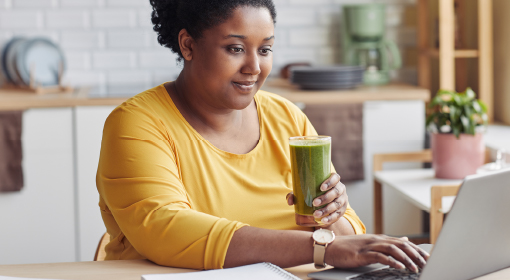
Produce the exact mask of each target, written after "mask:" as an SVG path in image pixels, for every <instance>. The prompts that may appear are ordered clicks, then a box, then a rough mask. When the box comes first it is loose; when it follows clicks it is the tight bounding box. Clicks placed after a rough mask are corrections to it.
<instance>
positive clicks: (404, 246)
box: [396, 239, 427, 268]
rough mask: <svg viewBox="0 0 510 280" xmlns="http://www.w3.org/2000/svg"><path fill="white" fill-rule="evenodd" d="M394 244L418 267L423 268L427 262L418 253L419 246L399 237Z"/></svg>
mask: <svg viewBox="0 0 510 280" xmlns="http://www.w3.org/2000/svg"><path fill="white" fill-rule="evenodd" d="M396 245H397V246H398V247H399V248H400V249H401V250H402V251H404V252H405V253H406V254H407V256H409V257H410V258H411V259H412V261H413V262H414V263H415V264H417V265H418V266H419V267H420V268H423V267H424V266H425V264H426V263H427V262H426V261H425V258H424V257H423V256H422V255H421V254H420V250H421V249H420V248H419V247H418V246H416V245H415V244H413V243H412V242H410V241H406V240H402V239H399V240H398V241H397V242H396Z"/></svg>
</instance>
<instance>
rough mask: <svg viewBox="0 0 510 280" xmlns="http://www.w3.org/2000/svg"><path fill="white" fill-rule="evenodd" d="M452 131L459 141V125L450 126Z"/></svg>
mask: <svg viewBox="0 0 510 280" xmlns="http://www.w3.org/2000/svg"><path fill="white" fill-rule="evenodd" d="M452 130H453V134H455V137H457V139H459V135H460V124H458V125H452Z"/></svg>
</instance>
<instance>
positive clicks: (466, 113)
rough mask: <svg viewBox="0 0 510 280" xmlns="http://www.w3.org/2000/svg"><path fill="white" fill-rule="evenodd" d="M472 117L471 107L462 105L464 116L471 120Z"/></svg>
mask: <svg viewBox="0 0 510 280" xmlns="http://www.w3.org/2000/svg"><path fill="white" fill-rule="evenodd" d="M472 115H473V110H471V106H469V105H464V116H466V117H467V118H470V119H471V118H472Z"/></svg>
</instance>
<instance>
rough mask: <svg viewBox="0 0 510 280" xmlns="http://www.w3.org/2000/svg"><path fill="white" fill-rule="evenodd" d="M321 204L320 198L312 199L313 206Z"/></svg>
mask: <svg viewBox="0 0 510 280" xmlns="http://www.w3.org/2000/svg"><path fill="white" fill-rule="evenodd" d="M319 205H321V199H320V198H316V199H315V200H314V201H313V206H319Z"/></svg>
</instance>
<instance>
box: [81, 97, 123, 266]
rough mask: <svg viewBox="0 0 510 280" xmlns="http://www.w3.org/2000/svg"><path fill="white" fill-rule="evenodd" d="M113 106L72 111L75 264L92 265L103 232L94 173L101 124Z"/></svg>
mask: <svg viewBox="0 0 510 280" xmlns="http://www.w3.org/2000/svg"><path fill="white" fill-rule="evenodd" d="M114 108H115V107H113V106H94V107H77V108H75V109H74V110H75V128H76V141H75V143H76V166H77V168H76V170H77V180H76V183H77V189H76V190H77V193H76V194H77V199H78V205H77V211H78V213H77V217H78V250H79V252H78V259H77V260H78V261H91V260H93V258H94V253H95V251H96V247H97V244H98V242H99V239H100V238H101V236H102V235H103V234H104V233H105V231H106V228H105V226H104V223H103V220H102V218H101V213H100V211H99V206H98V205H97V204H98V202H99V194H98V192H97V189H96V171H97V164H98V161H99V152H100V150H101V139H102V137H103V127H104V122H105V120H106V118H107V117H108V115H109V114H110V112H111V111H112V110H113V109H114Z"/></svg>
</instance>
